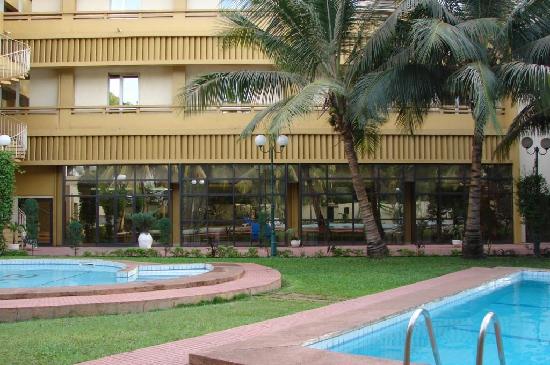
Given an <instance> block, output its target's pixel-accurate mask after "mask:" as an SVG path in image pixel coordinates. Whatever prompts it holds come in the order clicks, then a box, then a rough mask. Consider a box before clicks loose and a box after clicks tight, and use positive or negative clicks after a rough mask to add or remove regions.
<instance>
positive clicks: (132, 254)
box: [109, 248, 160, 257]
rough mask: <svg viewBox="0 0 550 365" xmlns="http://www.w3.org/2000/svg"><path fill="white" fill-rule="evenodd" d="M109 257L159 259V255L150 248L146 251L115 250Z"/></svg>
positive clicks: (139, 249)
mask: <svg viewBox="0 0 550 365" xmlns="http://www.w3.org/2000/svg"><path fill="white" fill-rule="evenodd" d="M109 256H114V257H159V256H160V255H159V253H158V252H157V251H156V250H154V249H152V248H150V249H148V250H145V249H143V248H128V249H125V250H124V249H119V250H114V251H111V252H110V253H109Z"/></svg>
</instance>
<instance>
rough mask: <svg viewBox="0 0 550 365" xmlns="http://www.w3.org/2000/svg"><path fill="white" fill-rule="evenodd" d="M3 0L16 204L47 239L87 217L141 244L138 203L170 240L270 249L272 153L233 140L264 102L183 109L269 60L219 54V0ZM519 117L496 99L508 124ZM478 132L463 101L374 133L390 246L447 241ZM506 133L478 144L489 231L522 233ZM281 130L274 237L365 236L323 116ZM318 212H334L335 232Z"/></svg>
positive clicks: (377, 198)
mask: <svg viewBox="0 0 550 365" xmlns="http://www.w3.org/2000/svg"><path fill="white" fill-rule="evenodd" d="M4 4H5V11H4V14H3V16H2V17H0V19H1V21H0V28H1V29H2V30H3V32H4V34H5V35H6V39H7V37H9V38H12V39H17V40H19V41H21V42H23V43H24V44H25V45H28V47H30V50H31V56H30V63H31V65H30V66H31V68H30V71H29V72H26V71H25V72H24V74H25V77H24V79H19V76H21V75H15V76H13V75H7V77H4V78H3V81H2V87H1V90H2V105H1V113H2V124H0V126H1V128H3V130H0V134H11V135H12V136H13V135H14V134H17V133H15V132H13V131H14V129H13V128H15V127H14V126H18V127H17V128H20V129H19V130H20V132H18V133H19V134H18V135H20V136H22V137H21V138H19V139H18V140H17V141H18V142H17V141H14V143H12V146H10V147H9V148H12V149H14V150H17V158H18V159H19V160H20V161H21V162H20V164H21V166H22V168H23V169H24V171H25V173H24V174H22V175H18V176H17V187H16V188H17V191H16V194H17V204H18V206H21V205H22V204H23V203H24V201H25V200H26V199H31V198H32V199H36V200H37V201H38V202H39V207H40V212H39V220H40V237H39V239H40V245H56V246H57V245H63V244H64V243H65V242H66V241H65V228H66V226H67V224H68V222H70V220H72V219H77V220H79V221H81V222H82V224H83V226H84V233H85V234H84V236H85V245H91V246H94V245H104V246H132V245H135V244H136V242H137V237H136V235H137V232H136V231H135V229H134V227H133V226H132V222H131V221H130V220H129V219H128V217H129V215H130V214H132V213H134V212H149V213H152V214H153V215H154V216H155V217H156V219H157V220H161V219H163V218H167V219H168V220H169V221H170V222H171V240H170V241H171V242H172V244H174V245H182V246H198V245H204V244H207V243H208V242H209V241H210V242H212V241H214V242H220V243H223V244H236V245H243V246H246V245H258V244H264V243H263V242H264V241H265V237H262V236H263V235H264V233H265V232H264V230H260V231H257V230H255V227H258V225H259V222H260V223H262V219H265V216H266V215H268V213H269V210H270V204H271V200H270V199H271V198H270V192H271V190H270V189H271V187H270V170H269V158H268V156H266V155H264V154H263V153H262V152H261V151H260V150H259V149H258V148H257V147H256V146H255V145H254V136H253V137H251V138H249V139H244V140H241V139H240V138H239V134H240V132H241V130H242V129H243V127H244V126H245V125H246V124H247V122H248V121H249V120H250V118H251V116H252V115H253V114H254V113H256V112H257V111H258V110H260V109H261V107H262V106H261V105H223V106H217V107H213V108H211V109H210V110H208V111H206V112H204V113H202V114H199V115H193V116H184V115H183V114H182V112H181V110H180V109H179V108H178V103H177V93H178V90H179V89H180V88H181V87H183V86H184V85H185V84H186V82H187V81H188V80H190V79H192V78H193V77H194V76H195V75H199V74H202V73H206V72H211V71H226V70H245V69H246V70H269V69H271V68H272V67H273V66H272V63H271V62H270V60H269V59H267V58H266V57H264V56H263V55H262V54H261V53H259V52H258V51H256V50H253V49H246V48H233V49H224V48H222V45H221V42H220V38H219V37H218V36H217V33H218V30H219V24H220V23H219V19H220V18H219V12H218V1H217V0H141V1H140V0H33V1H28V0H22V1H21V0H20V1H17V0H10V1H4ZM380 11H381V12H384V11H387V9H380ZM2 54H5V52H2ZM4 59H5V57H4ZM4 63H5V62H4ZM515 114H516V109H515V107H512V106H511V105H503V107H502V108H501V109H500V110H499V118H500V120H501V124H502V130H506V128H507V126H508V125H509V123H510V122H511V120H512V119H513V117H514V115H515ZM392 118H394V117H393V116H392V117H391V118H390V119H392ZM10 128H11V129H10ZM472 131H473V120H472V118H471V116H470V110H469V109H468V107H467V106H463V105H460V104H456V105H439V106H437V107H434V109H433V110H432V111H431V112H430V113H429V116H428V118H427V120H426V123H425V125H424V127H423V128H422V129H421V130H419V131H418V132H417V133H416V134H415V135H413V136H411V135H405V134H403V133H401V132H400V131H399V130H398V129H397V128H396V127H395V123H394V121H393V120H389V121H388V123H387V124H386V125H385V126H384V127H383V129H382V138H381V144H380V146H379V148H378V149H377V150H376V152H375V153H374V154H372V155H368V154H365V155H362V156H361V163H362V173H363V174H364V178H365V180H366V181H367V184H368V187H369V194H370V196H371V199H372V201H373V203H374V205H375V207H376V209H375V211H376V215H377V218H378V221H379V225H380V227H381V229H383V231H384V239H385V240H386V241H388V242H390V243H408V242H422V243H449V242H450V240H451V238H452V237H451V236H452V233H453V228H456V226H457V225H459V224H460V223H461V222H463V221H464V218H465V214H466V208H467V206H466V205H467V194H468V190H467V187H468V179H469V177H468V175H469V166H468V164H469V162H470V156H471V142H472ZM259 132H261V131H259ZM501 132H502V131H500V132H498V131H491V130H489V131H488V132H487V138H486V142H485V152H484V159H483V160H484V168H483V201H482V222H483V239H484V240H486V241H491V242H495V243H497V242H505V243H511V242H516V243H517V242H520V241H521V220H520V217H519V215H518V211H517V207H516V206H515V204H516V202H515V199H514V197H513V189H514V184H513V179H515V178H517V177H519V174H520V171H521V168H520V163H519V161H520V152H519V149H518V148H517V147H515V148H514V149H513V150H512V152H511V153H510V156H509V158H507V159H505V160H497V159H495V158H494V156H493V151H494V149H495V147H496V146H497V144H498V141H499V136H498V134H499V133H501ZM287 135H288V137H289V144H288V147H287V148H285V149H284V151H283V152H282V154H280V155H278V156H277V158H276V161H275V162H276V171H275V173H276V183H275V203H276V210H275V216H276V231H277V236H278V240H279V242H280V244H281V245H284V244H285V242H286V241H287V239H288V237H287V236H288V235H285V231H286V230H288V229H289V228H292V229H293V230H294V232H295V233H296V234H297V235H299V236H300V238H301V239H302V241H303V242H304V244H306V245H307V244H314V243H323V242H324V241H325V239H329V240H330V241H331V242H333V243H335V244H338V243H342V244H343V243H346V244H347V243H359V242H361V239H362V224H361V220H360V218H359V212H358V204H357V203H356V198H355V197H354V193H353V187H352V184H351V181H350V178H349V170H348V167H347V164H346V159H345V157H344V151H343V145H342V144H341V143H340V141H339V138H338V135H336V134H335V133H334V132H332V130H331V128H330V126H329V125H328V123H327V121H326V119H325V116H323V115H321V114H318V115H317V114H316V115H311V116H310V117H309V118H306V119H304V120H299V121H297V122H296V124H295V125H294V126H293V128H292V129H291V130H289V131H288V133H287ZM16 142H17V143H16ZM14 210H15V212H17V207H14ZM320 217H322V218H323V219H324V220H326V221H327V222H329V227H330V235H329V237H328V238H327V237H325V236H324V235H323V234H320V232H319V223H318V222H319V218H320ZM153 235H154V236H155V237H156V238H157V239H158V235H159V232H158V230H157V229H153Z"/></svg>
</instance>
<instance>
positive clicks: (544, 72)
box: [498, 61, 550, 101]
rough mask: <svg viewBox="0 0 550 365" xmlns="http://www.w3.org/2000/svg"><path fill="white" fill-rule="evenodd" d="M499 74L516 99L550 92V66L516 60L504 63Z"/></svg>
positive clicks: (506, 88)
mask: <svg viewBox="0 0 550 365" xmlns="http://www.w3.org/2000/svg"><path fill="white" fill-rule="evenodd" d="M498 74H499V77H500V78H501V79H502V83H503V85H504V86H505V90H506V91H507V92H508V93H509V94H510V95H512V97H513V98H514V99H517V100H520V101H521V100H524V99H525V98H526V97H527V98H529V97H530V96H531V95H533V94H541V93H548V92H550V81H549V80H550V66H545V65H539V64H529V63H524V62H520V61H515V62H509V63H506V64H504V65H502V66H501V67H500V68H499V69H498Z"/></svg>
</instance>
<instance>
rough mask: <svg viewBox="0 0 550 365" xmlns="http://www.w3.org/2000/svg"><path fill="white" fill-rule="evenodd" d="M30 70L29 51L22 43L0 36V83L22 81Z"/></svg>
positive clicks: (6, 83) (7, 83)
mask: <svg viewBox="0 0 550 365" xmlns="http://www.w3.org/2000/svg"><path fill="white" fill-rule="evenodd" d="M30 68H31V49H30V47H29V46H28V45H27V44H26V43H23V42H20V41H16V40H14V39H11V38H9V37H7V36H6V35H3V34H2V35H0V72H1V73H0V83H1V84H3V85H9V84H11V83H12V82H19V80H21V79H24V78H25V77H26V76H27V74H28V72H29V70H30Z"/></svg>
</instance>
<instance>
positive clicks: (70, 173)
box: [65, 166, 97, 181]
mask: <svg viewBox="0 0 550 365" xmlns="http://www.w3.org/2000/svg"><path fill="white" fill-rule="evenodd" d="M96 174H97V167H96V166H68V167H67V169H66V175H65V178H66V180H80V181H95V180H96Z"/></svg>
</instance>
